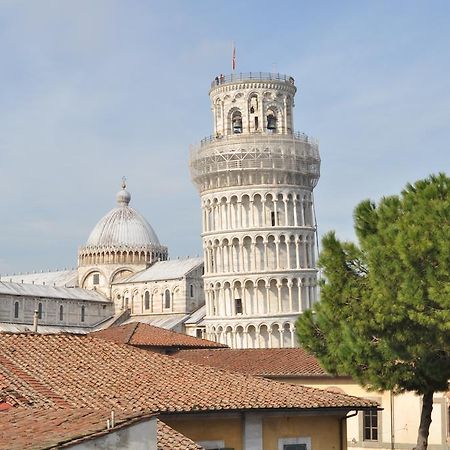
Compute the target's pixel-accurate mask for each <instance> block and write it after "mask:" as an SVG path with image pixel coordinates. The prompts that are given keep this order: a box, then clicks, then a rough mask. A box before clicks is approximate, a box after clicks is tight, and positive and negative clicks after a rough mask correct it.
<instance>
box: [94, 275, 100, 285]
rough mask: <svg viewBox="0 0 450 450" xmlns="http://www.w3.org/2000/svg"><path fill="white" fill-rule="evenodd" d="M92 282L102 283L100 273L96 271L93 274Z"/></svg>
mask: <svg viewBox="0 0 450 450" xmlns="http://www.w3.org/2000/svg"><path fill="white" fill-rule="evenodd" d="M92 284H100V274H98V273H94V275H93V276H92Z"/></svg>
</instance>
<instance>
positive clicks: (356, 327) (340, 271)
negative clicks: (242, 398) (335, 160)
mask: <svg viewBox="0 0 450 450" xmlns="http://www.w3.org/2000/svg"><path fill="white" fill-rule="evenodd" d="M354 222H355V231H356V236H357V238H358V241H359V245H356V244H354V243H351V242H341V241H339V240H338V239H337V238H336V236H335V234H334V232H330V233H328V234H327V235H325V236H324V238H323V250H322V253H321V255H320V259H319V265H320V266H321V267H322V268H323V271H324V282H323V283H322V288H321V301H320V302H319V303H318V304H317V305H316V308H315V312H313V311H307V312H306V313H305V314H303V315H302V316H301V317H300V318H299V319H298V322H297V333H298V336H299V340H300V342H301V343H302V345H303V346H304V347H305V348H306V349H308V350H309V351H311V352H312V353H313V354H315V355H316V356H317V357H318V359H319V360H320V361H321V363H322V364H323V365H324V367H325V369H326V370H328V371H329V372H330V373H333V374H340V375H343V374H345V375H350V376H352V377H353V378H354V379H355V380H357V381H358V382H359V383H360V384H362V385H363V386H365V387H366V388H368V389H370V390H392V391H393V392H395V393H401V392H405V391H413V392H416V393H417V394H419V395H422V396H423V403H422V411H421V418H420V425H419V430H418V439H417V446H416V447H415V449H416V450H426V449H427V447H428V434H429V428H430V424H431V412H432V408H433V394H434V392H437V391H446V390H448V388H449V378H450V178H449V177H447V176H446V175H445V174H439V175H437V176H430V177H429V178H427V179H425V180H421V181H418V182H416V183H415V184H409V185H407V186H406V188H405V189H404V190H403V191H402V193H401V194H400V195H399V196H391V197H385V198H383V199H382V200H381V201H380V202H379V204H378V205H375V204H374V203H373V202H371V201H368V200H367V201H363V202H362V203H360V204H359V205H358V206H357V207H356V209H355V213H354Z"/></svg>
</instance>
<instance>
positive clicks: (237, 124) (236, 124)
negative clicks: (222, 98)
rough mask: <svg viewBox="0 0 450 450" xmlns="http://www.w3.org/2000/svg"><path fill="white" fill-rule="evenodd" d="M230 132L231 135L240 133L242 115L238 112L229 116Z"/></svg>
mask: <svg viewBox="0 0 450 450" xmlns="http://www.w3.org/2000/svg"><path fill="white" fill-rule="evenodd" d="M231 131H232V132H233V134H240V133H242V114H241V112H240V111H239V110H236V111H234V112H233V113H232V114H231Z"/></svg>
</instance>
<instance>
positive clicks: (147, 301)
mask: <svg viewBox="0 0 450 450" xmlns="http://www.w3.org/2000/svg"><path fill="white" fill-rule="evenodd" d="M144 308H145V309H150V292H148V291H147V292H146V293H145V294H144Z"/></svg>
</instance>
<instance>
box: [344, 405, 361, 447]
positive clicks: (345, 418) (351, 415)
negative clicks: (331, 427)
mask: <svg viewBox="0 0 450 450" xmlns="http://www.w3.org/2000/svg"><path fill="white" fill-rule="evenodd" d="M357 415H358V411H355V412H354V413H353V414H350V415H349V416H344V417H341V418H340V419H339V438H340V439H339V441H340V443H339V449H340V450H345V449H344V425H345V426H347V424H346V423H345V422H346V421H347V419H350V417H355V416H357Z"/></svg>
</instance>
